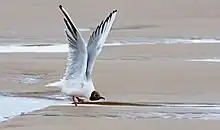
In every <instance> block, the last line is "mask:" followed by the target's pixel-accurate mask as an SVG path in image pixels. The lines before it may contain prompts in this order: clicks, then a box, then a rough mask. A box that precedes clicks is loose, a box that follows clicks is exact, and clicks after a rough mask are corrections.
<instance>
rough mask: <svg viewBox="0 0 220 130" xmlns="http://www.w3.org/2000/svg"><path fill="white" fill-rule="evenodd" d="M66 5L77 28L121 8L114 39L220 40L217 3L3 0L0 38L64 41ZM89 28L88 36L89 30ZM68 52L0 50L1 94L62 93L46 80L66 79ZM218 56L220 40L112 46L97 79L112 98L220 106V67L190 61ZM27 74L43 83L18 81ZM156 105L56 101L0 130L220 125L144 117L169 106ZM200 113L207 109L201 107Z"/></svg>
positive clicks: (102, 58)
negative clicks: (216, 39) (60, 7)
mask: <svg viewBox="0 0 220 130" xmlns="http://www.w3.org/2000/svg"><path fill="white" fill-rule="evenodd" d="M59 4H63V6H64V7H65V8H66V9H67V10H68V12H69V13H70V15H71V17H72V18H73V20H74V22H75V23H76V25H77V27H79V28H85V29H87V28H94V27H95V26H96V25H97V23H99V22H100V21H101V20H102V19H103V18H105V17H106V16H107V14H108V13H109V12H110V11H111V10H112V9H118V10H119V13H118V16H117V18H116V21H115V24H114V27H113V30H112V32H111V33H110V35H109V38H108V41H114V40H132V39H135V40H140V39H145V38H164V37H165V38H169V37H171V38H172V37H194V36H198V37H218V34H219V27H220V25H219V23H220V18H219V7H218V5H219V1H217V0H209V1H207V0H200V1H190V0H185V1H180V0H167V1H162V0H146V1H144V0H137V1H132V0H128V1H125V0H122V1H115V0H111V1H110V0H108V1H106V2H103V1H101V0H96V1H75V0H72V1H67V0H62V1H61V0H54V1H53V2H51V1H43V0H38V1H34V0H22V1H21V0H19V1H11V0H2V1H1V4H0V16H1V19H2V20H1V25H0V37H1V38H2V39H1V40H3V41H4V40H6V41H11V40H15V41H16V42H17V41H19V42H20V43H21V42H22V43H30V42H33V43H34V42H39V41H42V42H45V41H46V42H63V43H65V42H66V41H65V36H64V33H63V29H64V25H63V21H62V19H61V18H62V16H61V13H60V12H59V10H58V5H59ZM97 6H98V7H97ZM82 33H83V36H85V38H87V37H88V34H89V33H90V32H89V33H88V32H82ZM0 44H1V43H0ZM66 56H67V53H5V54H0V83H1V86H0V92H1V93H13V94H16V95H18V96H25V97H40V96H44V95H50V94H59V89H58V88H53V87H45V86H44V85H45V84H47V83H49V82H53V81H56V80H58V79H59V78H61V77H62V75H63V73H64V70H65V64H66V62H65V61H66ZM213 57H215V58H218V59H219V58H220V44H213V43H210V44H166V45H165V44H153V45H136V46H134V45H132V46H112V47H105V48H104V49H103V51H102V52H101V54H100V56H99V57H98V59H97V61H96V64H95V67H94V71H93V78H94V83H95V86H96V89H97V90H98V91H100V92H101V94H102V95H104V96H105V97H106V98H107V100H108V101H116V102H120V101H121V102H122V101H124V102H136V103H137V102H145V103H150V102H173V103H220V100H219V99H220V96H219V91H220V88H219V77H220V64H219V63H217V62H191V61H186V60H188V59H209V58H213ZM21 75H33V76H36V75H37V76H40V80H39V82H37V83H34V84H25V83H22V82H19V80H18V78H17V77H19V76H21ZM157 109H158V108H155V109H154V108H149V107H128V108H127V107H116V106H115V107H104V106H79V107H73V106H61V105H59V106H50V107H48V108H45V109H42V110H38V111H34V112H31V113H28V114H27V115H24V116H20V117H16V118H12V119H10V120H9V121H7V122H3V123H0V129H4V130H12V129H17V130H25V129H33V130H38V129H55V130H56V129H77V128H78V129H91V130H93V129H106V128H108V129H150V130H170V129H182V130H185V129H200V130H207V129H212V130H214V129H216V130H217V129H219V128H220V125H219V121H213V120H201V119H192V120H189V119H182V118H181V119H165V118H163V119H162V118H157V117H154V116H152V117H151V118H147V117H145V116H146V114H148V115H149V113H151V112H158V111H159V112H162V111H163V110H162V109H160V110H157ZM166 111H172V110H166ZM177 111H181V112H179V115H181V113H184V112H185V111H184V110H177ZM199 111H200V110H199ZM201 111H203V112H204V110H201ZM137 113H139V114H140V115H138V114H137ZM170 113H172V112H170ZM144 114H145V116H144ZM195 114H200V112H197V110H196V112H195ZM215 114H216V113H215ZM217 114H219V113H217ZM183 115H184V114H183ZM132 116H134V118H132ZM148 117H149V116H148Z"/></svg>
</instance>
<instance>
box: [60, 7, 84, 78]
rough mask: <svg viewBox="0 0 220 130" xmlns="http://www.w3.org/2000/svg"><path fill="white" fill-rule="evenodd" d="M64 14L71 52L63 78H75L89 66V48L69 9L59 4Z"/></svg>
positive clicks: (82, 74)
mask: <svg viewBox="0 0 220 130" xmlns="http://www.w3.org/2000/svg"><path fill="white" fill-rule="evenodd" d="M59 8H60V10H61V12H62V13H63V14H64V18H63V20H64V23H65V25H66V29H65V34H66V37H67V40H68V42H69V52H68V57H67V67H66V70H65V74H64V77H63V79H66V80H68V79H74V78H79V77H81V76H84V75H85V72H86V66H87V49H86V44H85V41H84V39H83V38H82V36H81V34H80V33H79V31H78V29H77V28H76V26H75V24H74V23H73V21H72V19H71V18H70V16H69V15H68V13H67V11H66V10H65V9H64V8H63V7H62V5H60V6H59Z"/></svg>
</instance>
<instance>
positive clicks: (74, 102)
mask: <svg viewBox="0 0 220 130" xmlns="http://www.w3.org/2000/svg"><path fill="white" fill-rule="evenodd" d="M72 99H73V102H72V104H75V106H77V103H76V100H75V97H74V96H73V97H72Z"/></svg>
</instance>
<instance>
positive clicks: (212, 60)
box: [187, 59, 220, 62]
mask: <svg viewBox="0 0 220 130" xmlns="http://www.w3.org/2000/svg"><path fill="white" fill-rule="evenodd" d="M187 61H202V62H220V59H191V60H187Z"/></svg>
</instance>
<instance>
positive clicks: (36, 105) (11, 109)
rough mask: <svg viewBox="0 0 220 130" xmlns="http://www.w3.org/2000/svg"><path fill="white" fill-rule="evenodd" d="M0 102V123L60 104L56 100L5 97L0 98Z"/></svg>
mask: <svg viewBox="0 0 220 130" xmlns="http://www.w3.org/2000/svg"><path fill="white" fill-rule="evenodd" d="M0 102H1V105H0V122H1V121H6V120H7V119H9V118H11V117H14V116H18V115H24V114H26V113H27V112H32V111H35V110H39V109H42V108H45V107H48V106H50V105H54V104H60V103H61V101H58V100H46V99H35V98H24V97H6V96H0ZM63 102H64V101H62V103H63Z"/></svg>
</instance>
